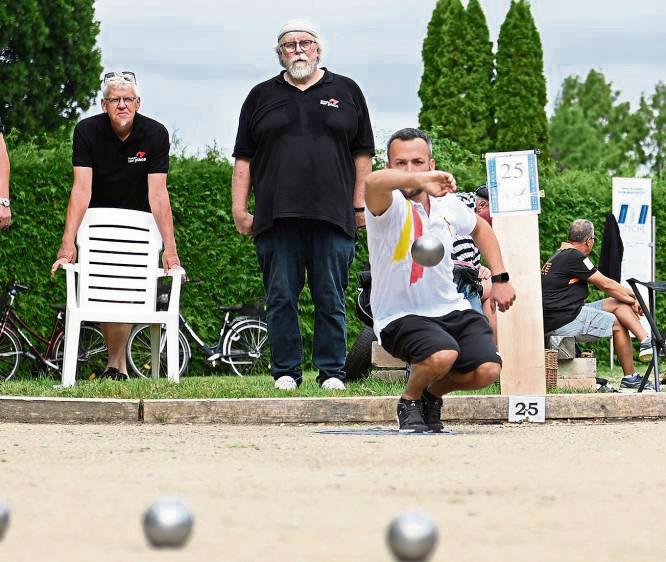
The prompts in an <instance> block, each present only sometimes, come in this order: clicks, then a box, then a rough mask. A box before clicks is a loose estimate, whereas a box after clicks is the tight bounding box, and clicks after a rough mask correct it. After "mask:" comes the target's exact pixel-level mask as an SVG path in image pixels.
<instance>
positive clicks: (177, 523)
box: [143, 497, 194, 548]
mask: <svg viewBox="0 0 666 562" xmlns="http://www.w3.org/2000/svg"><path fill="white" fill-rule="evenodd" d="M193 523H194V519H193V517H192V512H191V511H190V508H189V507H187V506H186V505H185V504H184V503H183V502H182V501H181V500H179V499H178V498H171V497H164V498H159V499H158V500H157V501H155V503H153V504H152V505H151V506H150V507H149V508H148V509H147V510H146V513H144V515H143V532H144V534H145V535H146V538H147V539H148V542H149V543H150V544H151V545H153V546H154V547H156V548H179V547H182V546H184V545H185V543H186V542H187V539H188V538H189V537H190V534H191V533H192V525H193Z"/></svg>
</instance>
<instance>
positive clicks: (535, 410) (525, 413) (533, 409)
mask: <svg viewBox="0 0 666 562" xmlns="http://www.w3.org/2000/svg"><path fill="white" fill-rule="evenodd" d="M509 421H510V422H524V421H527V422H536V423H545V421H546V398H545V396H509Z"/></svg>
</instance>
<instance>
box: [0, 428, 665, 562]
mask: <svg viewBox="0 0 666 562" xmlns="http://www.w3.org/2000/svg"><path fill="white" fill-rule="evenodd" d="M316 429H321V427H318V426H281V427H266V426H262V427H256V426H254V427H253V426H245V427H229V426H222V427H220V426H139V425H137V426H120V427H118V426H115V427H114V426H49V425H0V497H4V498H5V499H6V500H7V501H8V502H9V503H10V505H11V508H12V521H11V526H10V528H9V530H8V532H7V535H6V536H5V539H4V541H2V542H0V560H3V561H4V560H7V561H12V562H41V561H45V562H46V561H48V562H59V561H63V562H65V561H66V562H79V561H81V562H83V561H85V562H91V561H95V562H106V561H109V562H111V561H113V562H119V561H125V560H139V561H141V562H151V561H155V560H159V561H185V560H187V561H211V562H212V561H216V562H217V561H223V560H224V561H227V560H228V561H285V562H287V561H289V562H300V561H327V562H328V561H330V562H334V561H335V562H337V561H347V560H348V561H363V562H370V561H383V562H387V561H389V560H390V559H391V557H390V556H389V554H388V551H387V549H386V546H385V543H384V532H385V528H386V525H387V523H388V522H389V520H390V519H391V518H392V517H393V516H394V515H395V514H396V513H397V512H398V511H399V510H401V509H405V508H410V507H416V508H420V509H423V510H426V511H428V512H429V513H430V514H431V515H432V516H433V517H434V518H435V519H436V521H437V523H438V525H439V528H440V536H441V540H440V544H439V545H438V548H437V551H436V554H435V556H434V558H433V560H438V561H455V562H464V561H470V562H471V561H474V562H479V561H491V560H492V561H505V560H506V561H511V562H522V561H532V560H538V561H539V562H548V561H558V562H561V561H563V560H564V561H567V562H576V561H581V562H593V561H604V562H613V561H620V560H622V561H632V562H649V561H653V560H654V561H657V560H658V561H660V562H661V561H663V560H665V559H666V541H664V537H663V533H664V522H665V520H666V502H665V501H664V496H665V493H664V492H665V490H666V468H665V467H664V464H665V463H666V421H660V422H636V423H624V424H575V425H569V424H552V423H551V424H548V425H546V426H525V425H523V426H508V425H504V426H469V425H467V426H456V427H455V428H454V429H456V430H457V431H459V434H457V435H447V436H425V437H421V436H420V437H414V436H412V437H405V436H381V437H380V436H359V435H351V436H338V435H320V434H316V433H314V431H315V430H316ZM164 494H172V495H177V496H179V497H181V498H182V499H183V500H185V501H186V502H187V503H188V504H189V505H190V506H191V508H192V510H193V511H194V514H195V517H196V522H195V530H194V533H193V536H192V539H191V541H190V543H189V544H188V545H187V546H186V547H185V549H183V550H181V551H168V552H165V551H154V550H151V549H150V548H149V547H148V546H147V545H146V542H145V540H144V538H143V534H142V529H141V525H140V519H141V514H142V513H143V511H144V509H145V508H146V507H147V506H148V505H149V504H150V503H151V501H152V500H154V499H155V498H156V497H158V496H160V495H164Z"/></svg>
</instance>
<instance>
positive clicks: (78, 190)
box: [51, 166, 93, 275]
mask: <svg viewBox="0 0 666 562" xmlns="http://www.w3.org/2000/svg"><path fill="white" fill-rule="evenodd" d="M92 176H93V171H92V168H85V167H83V166H74V182H73V183H72V192H71V193H70V195H69V203H68V204H67V218H66V219H65V232H64V233H63V235H62V242H61V244H60V249H59V250H58V257H57V259H56V261H55V262H54V263H53V265H52V266H51V275H55V272H56V271H57V270H58V268H59V267H60V266H61V265H62V264H64V263H74V262H75V261H76V243H75V242H76V233H77V232H78V230H79V226H80V225H81V221H82V220H83V215H85V213H86V210H87V209H88V205H89V204H90V196H91V194H92Z"/></svg>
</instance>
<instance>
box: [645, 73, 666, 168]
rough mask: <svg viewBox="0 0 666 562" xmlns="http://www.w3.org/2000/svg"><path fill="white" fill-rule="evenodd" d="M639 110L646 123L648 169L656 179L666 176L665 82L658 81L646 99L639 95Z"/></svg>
mask: <svg viewBox="0 0 666 562" xmlns="http://www.w3.org/2000/svg"><path fill="white" fill-rule="evenodd" d="M640 112H641V114H642V115H644V117H645V122H646V123H647V124H648V127H649V133H648V135H647V137H646V139H645V147H646V152H647V157H648V163H649V164H650V169H651V170H652V171H653V172H654V174H655V176H656V177H657V178H658V179H664V178H665V177H666V84H664V83H663V82H659V83H658V84H657V85H656V86H655V88H654V94H652V96H651V97H650V99H649V101H647V100H646V99H645V98H644V97H642V96H641V108H640Z"/></svg>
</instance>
